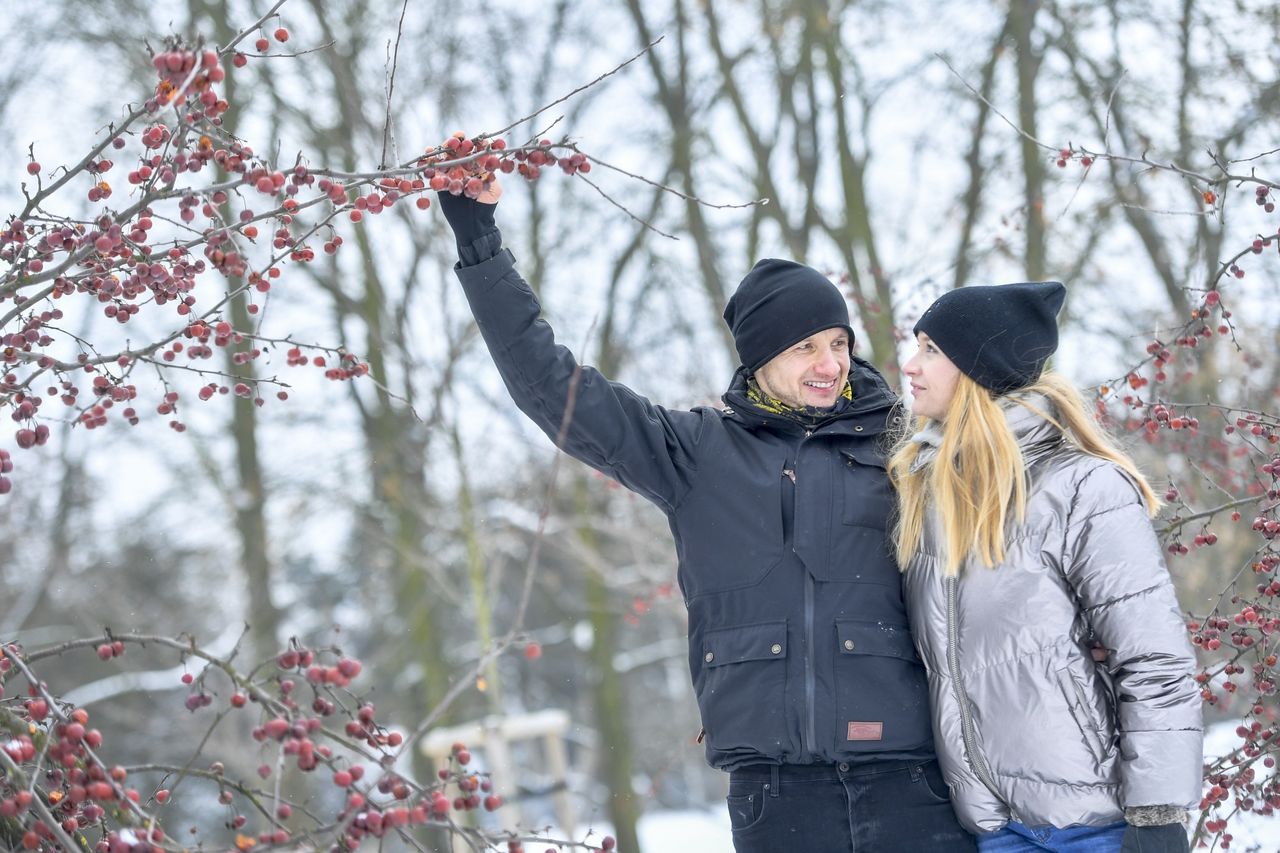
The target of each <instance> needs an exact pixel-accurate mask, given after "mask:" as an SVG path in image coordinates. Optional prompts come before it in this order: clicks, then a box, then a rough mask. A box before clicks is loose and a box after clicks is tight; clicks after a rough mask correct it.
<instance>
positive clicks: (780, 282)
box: [724, 258, 853, 373]
mask: <svg viewBox="0 0 1280 853" xmlns="http://www.w3.org/2000/svg"><path fill="white" fill-rule="evenodd" d="M724 321H725V322H726V323H728V324H729V331H731V332H732V333H733V344H734V346H735V347H736V348H737V350H738V358H740V359H741V360H742V364H743V366H744V367H746V368H747V370H749V371H751V372H752V373H755V372H756V371H757V370H759V369H760V368H761V367H763V366H764V365H765V364H766V363H767V362H768V361H769V360H770V359H771V358H773V357H774V356H775V355H778V354H779V353H780V352H782V351H783V350H784V349H786V348H787V347H789V346H791V345H792V344H794V343H796V342H797V341H802V340H804V339H805V338H807V337H809V336H810V335H812V334H815V333H816V332H821V331H823V330H825V329H831V328H834V327H836V326H840V327H842V328H844V329H845V331H847V332H848V333H849V345H850V346H851V347H852V345H853V330H852V329H851V328H849V306H848V305H847V304H845V301H844V296H843V295H841V293H840V291H839V289H838V288H837V287H836V286H835V285H834V284H832V283H831V280H830V279H828V278H827V277H826V276H825V275H823V274H822V273H820V272H818V271H817V270H815V269H813V268H812V267H807V266H805V265H804V264H798V263H796V262H795V261H780V260H777V259H776V258H766V259H764V260H762V261H759V262H758V263H756V265H755V266H754V267H752V268H751V272H749V273H747V275H746V277H744V278H743V279H742V282H741V283H740V284H739V285H738V289H737V290H736V291H734V294H733V296H732V297H731V298H730V299H729V304H728V305H726V306H725V308H724Z"/></svg>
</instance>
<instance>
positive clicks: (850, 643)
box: [844, 640, 853, 652]
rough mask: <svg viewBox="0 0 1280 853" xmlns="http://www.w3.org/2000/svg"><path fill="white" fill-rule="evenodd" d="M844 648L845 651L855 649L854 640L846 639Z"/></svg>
mask: <svg viewBox="0 0 1280 853" xmlns="http://www.w3.org/2000/svg"><path fill="white" fill-rule="evenodd" d="M844 648H845V651H848V652H851V651H853V640H845V641H844Z"/></svg>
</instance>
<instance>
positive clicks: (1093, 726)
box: [1058, 666, 1113, 768]
mask: <svg viewBox="0 0 1280 853" xmlns="http://www.w3.org/2000/svg"><path fill="white" fill-rule="evenodd" d="M1058 689H1059V690H1061V691H1062V697H1063V699H1065V700H1066V703H1067V710H1068V711H1070V712H1071V718H1072V719H1073V720H1075V722H1076V726H1077V728H1079V729H1080V736H1081V737H1082V738H1084V742H1085V744H1086V745H1087V746H1088V747H1089V752H1090V753H1092V754H1093V758H1094V760H1095V761H1097V762H1098V765H1099V768H1101V765H1102V764H1103V763H1105V762H1106V761H1107V760H1108V759H1109V758H1110V757H1111V753H1112V752H1113V749H1112V748H1110V747H1109V746H1108V745H1107V741H1108V740H1111V739H1110V738H1107V737H1106V729H1105V728H1104V726H1103V725H1102V724H1100V723H1099V721H1098V719H1097V715H1096V714H1095V713H1094V712H1093V710H1092V709H1093V703H1092V702H1090V701H1089V695H1088V692H1087V691H1086V690H1085V686H1084V685H1083V684H1081V683H1080V682H1079V681H1078V680H1077V679H1076V677H1075V675H1073V674H1072V672H1071V667H1070V666H1066V667H1063V668H1062V669H1060V670H1058Z"/></svg>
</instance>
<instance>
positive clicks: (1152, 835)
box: [1120, 823, 1191, 853]
mask: <svg viewBox="0 0 1280 853" xmlns="http://www.w3.org/2000/svg"><path fill="white" fill-rule="evenodd" d="M1190 850H1191V844H1190V842H1188V841H1187V831H1186V829H1184V828H1183V826H1182V824H1180V823H1166V824H1163V825H1161V826H1134V825H1132V824H1130V825H1129V826H1127V827H1126V828H1125V830H1124V840H1123V841H1121V843H1120V853H1189V851H1190Z"/></svg>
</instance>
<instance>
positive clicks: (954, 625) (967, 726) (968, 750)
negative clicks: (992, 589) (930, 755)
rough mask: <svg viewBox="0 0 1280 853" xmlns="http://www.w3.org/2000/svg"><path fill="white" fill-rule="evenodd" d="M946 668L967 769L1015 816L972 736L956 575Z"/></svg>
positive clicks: (950, 590)
mask: <svg viewBox="0 0 1280 853" xmlns="http://www.w3.org/2000/svg"><path fill="white" fill-rule="evenodd" d="M947 669H948V670H950V672H951V690H952V692H953V693H954V694H955V698H956V705H957V706H958V707H959V708H960V736H961V738H962V739H963V740H964V751H965V755H966V757H967V758H968V759H969V769H970V770H972V771H973V773H974V775H975V776H977V777H978V780H979V781H980V782H982V784H983V785H986V786H987V790H989V791H990V792H991V793H992V794H993V795H994V796H995V798H996V799H997V800H999V801H1000V802H1002V803H1004V804H1005V807H1006V808H1009V813H1010V815H1011V816H1012V817H1013V819H1014V820H1018V816H1017V815H1016V814H1014V812H1013V808H1012V807H1011V806H1009V804H1008V803H1005V800H1004V797H1002V796H1000V792H999V791H998V790H996V783H995V781H994V780H993V779H992V778H991V773H990V771H989V770H988V769H987V763H986V761H985V760H983V758H982V756H981V755H979V754H978V744H977V738H976V737H975V736H974V726H973V715H972V714H970V713H969V697H968V696H967V695H965V692H964V683H963V681H962V679H961V675H960V626H959V624H958V620H957V619H956V578H955V577H949V578H947Z"/></svg>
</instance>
